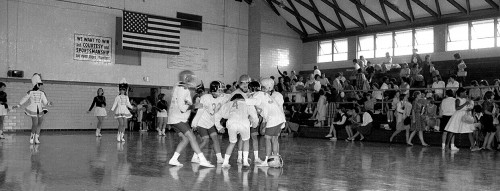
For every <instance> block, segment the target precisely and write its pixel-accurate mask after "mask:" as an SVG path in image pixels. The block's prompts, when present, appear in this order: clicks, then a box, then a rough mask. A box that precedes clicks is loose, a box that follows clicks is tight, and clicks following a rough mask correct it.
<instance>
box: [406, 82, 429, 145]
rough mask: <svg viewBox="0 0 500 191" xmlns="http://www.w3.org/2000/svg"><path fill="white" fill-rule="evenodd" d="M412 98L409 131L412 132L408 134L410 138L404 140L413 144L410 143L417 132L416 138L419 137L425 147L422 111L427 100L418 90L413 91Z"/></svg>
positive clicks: (409, 143)
mask: <svg viewBox="0 0 500 191" xmlns="http://www.w3.org/2000/svg"><path fill="white" fill-rule="evenodd" d="M413 98H414V99H415V100H414V101H413V111H412V114H411V115H412V120H411V126H410V131H412V132H411V134H410V139H408V142H406V144H408V145H410V146H413V143H411V141H412V140H413V137H414V136H415V134H416V133H417V132H418V138H420V142H421V143H422V146H424V147H427V146H429V145H428V144H427V143H425V141H424V130H425V127H426V125H425V118H424V112H425V106H426V105H427V100H426V99H424V98H422V92H420V91H415V92H413Z"/></svg>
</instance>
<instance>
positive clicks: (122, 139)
mask: <svg viewBox="0 0 500 191" xmlns="http://www.w3.org/2000/svg"><path fill="white" fill-rule="evenodd" d="M120 140H121V141H122V142H125V138H123V134H122V137H121V139H120Z"/></svg>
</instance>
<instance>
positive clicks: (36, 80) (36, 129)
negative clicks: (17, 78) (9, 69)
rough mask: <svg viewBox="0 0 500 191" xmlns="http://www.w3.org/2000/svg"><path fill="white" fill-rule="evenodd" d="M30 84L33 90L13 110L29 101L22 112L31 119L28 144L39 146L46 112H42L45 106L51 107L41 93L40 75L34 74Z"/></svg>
mask: <svg viewBox="0 0 500 191" xmlns="http://www.w3.org/2000/svg"><path fill="white" fill-rule="evenodd" d="M31 83H32V84H33V89H32V90H30V91H28V94H26V96H24V97H23V98H22V99H21V101H20V102H19V104H18V105H16V106H14V107H13V108H14V109H15V108H18V107H21V105H23V104H24V103H26V102H27V101H28V100H30V105H28V106H27V107H26V109H25V111H24V113H25V114H26V115H28V116H30V117H31V122H32V123H31V124H32V125H31V136H30V143H31V144H40V140H39V137H40V128H41V127H42V123H43V116H44V114H45V113H47V112H46V111H44V109H43V107H44V106H45V105H48V106H50V105H52V103H51V102H49V101H47V97H45V93H44V92H43V82H42V77H41V75H40V74H38V73H35V74H33V77H32V78H31Z"/></svg>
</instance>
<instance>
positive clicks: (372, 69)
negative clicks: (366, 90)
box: [366, 61, 375, 82]
mask: <svg viewBox="0 0 500 191" xmlns="http://www.w3.org/2000/svg"><path fill="white" fill-rule="evenodd" d="M374 73H375V67H373V65H372V63H371V62H370V61H368V63H367V66H366V75H367V76H366V79H367V81H368V82H372V78H373V74H374Z"/></svg>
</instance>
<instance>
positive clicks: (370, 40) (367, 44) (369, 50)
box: [358, 35, 375, 58]
mask: <svg viewBox="0 0 500 191" xmlns="http://www.w3.org/2000/svg"><path fill="white" fill-rule="evenodd" d="M374 40H375V39H374V37H373V35H370V36H361V37H359V38H358V57H359V56H364V57H365V58H374V57H375V55H374V53H375V51H374V49H375V47H374V46H375V45H374Z"/></svg>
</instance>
